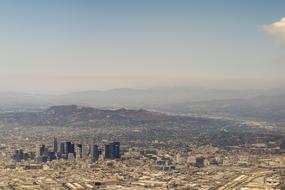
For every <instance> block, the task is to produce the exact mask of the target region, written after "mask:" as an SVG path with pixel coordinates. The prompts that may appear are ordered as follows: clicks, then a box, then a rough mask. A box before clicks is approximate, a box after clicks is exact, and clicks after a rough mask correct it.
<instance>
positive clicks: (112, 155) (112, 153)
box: [105, 142, 121, 160]
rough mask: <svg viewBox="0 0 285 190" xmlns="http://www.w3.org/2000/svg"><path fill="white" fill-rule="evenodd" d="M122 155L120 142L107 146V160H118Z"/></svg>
mask: <svg viewBox="0 0 285 190" xmlns="http://www.w3.org/2000/svg"><path fill="white" fill-rule="evenodd" d="M120 157H121V154H120V142H113V143H110V144H107V145H105V159H111V160H112V159H118V158H120Z"/></svg>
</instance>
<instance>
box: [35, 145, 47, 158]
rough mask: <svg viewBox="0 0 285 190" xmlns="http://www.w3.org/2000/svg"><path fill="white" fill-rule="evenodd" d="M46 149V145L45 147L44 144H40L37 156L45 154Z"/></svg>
mask: <svg viewBox="0 0 285 190" xmlns="http://www.w3.org/2000/svg"><path fill="white" fill-rule="evenodd" d="M45 150H46V147H45V145H44V144H42V145H39V146H38V147H37V157H38V158H39V157H41V156H43V155H44V152H45Z"/></svg>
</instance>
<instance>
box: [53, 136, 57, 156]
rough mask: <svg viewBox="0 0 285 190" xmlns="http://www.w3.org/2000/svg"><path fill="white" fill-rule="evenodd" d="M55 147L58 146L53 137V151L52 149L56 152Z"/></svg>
mask: <svg viewBox="0 0 285 190" xmlns="http://www.w3.org/2000/svg"><path fill="white" fill-rule="evenodd" d="M57 148H58V144H57V139H56V138H54V139H53V151H54V152H55V153H57Z"/></svg>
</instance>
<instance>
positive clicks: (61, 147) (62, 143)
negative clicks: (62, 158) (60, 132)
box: [59, 142, 66, 154]
mask: <svg viewBox="0 0 285 190" xmlns="http://www.w3.org/2000/svg"><path fill="white" fill-rule="evenodd" d="M59 152H60V154H65V153H66V151H65V143H64V142H61V143H60V147H59Z"/></svg>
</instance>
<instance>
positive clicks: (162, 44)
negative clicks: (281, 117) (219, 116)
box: [0, 0, 285, 93]
mask: <svg viewBox="0 0 285 190" xmlns="http://www.w3.org/2000/svg"><path fill="white" fill-rule="evenodd" d="M283 5H284V3H283V2H282V1H274V2H271V1H265V0H262V1H259V0H253V1H250V2H248V1H245V0H242V1H238V2H237V1H218V2H214V1H185V0H181V1H175V2H174V1H150V0H147V1H143V2H134V1H125V0H123V1H85V2H84V3H81V2H79V1H73V0H72V1H65V0H63V1H33V0H27V1H25V2H23V1H2V2H1V6H0V24H1V31H0V39H1V44H0V49H1V56H0V66H1V71H0V85H1V91H13V92H26V93H27V92H28V93H67V92H74V91H82V90H106V89H113V88H144V89H145V88H151V87H158V86H202V87H209V88H230V89H237V88H238V89H248V88H255V89H256V88H261V89H264V88H281V87H283V86H284V85H285V78H284V69H285V65H284V59H285V52H284V51H285V49H284V44H285V43H284V36H285V34H284V33H285V32H284V30H285V27H284V23H285V21H284V19H283V17H285V15H284V11H283Z"/></svg>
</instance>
